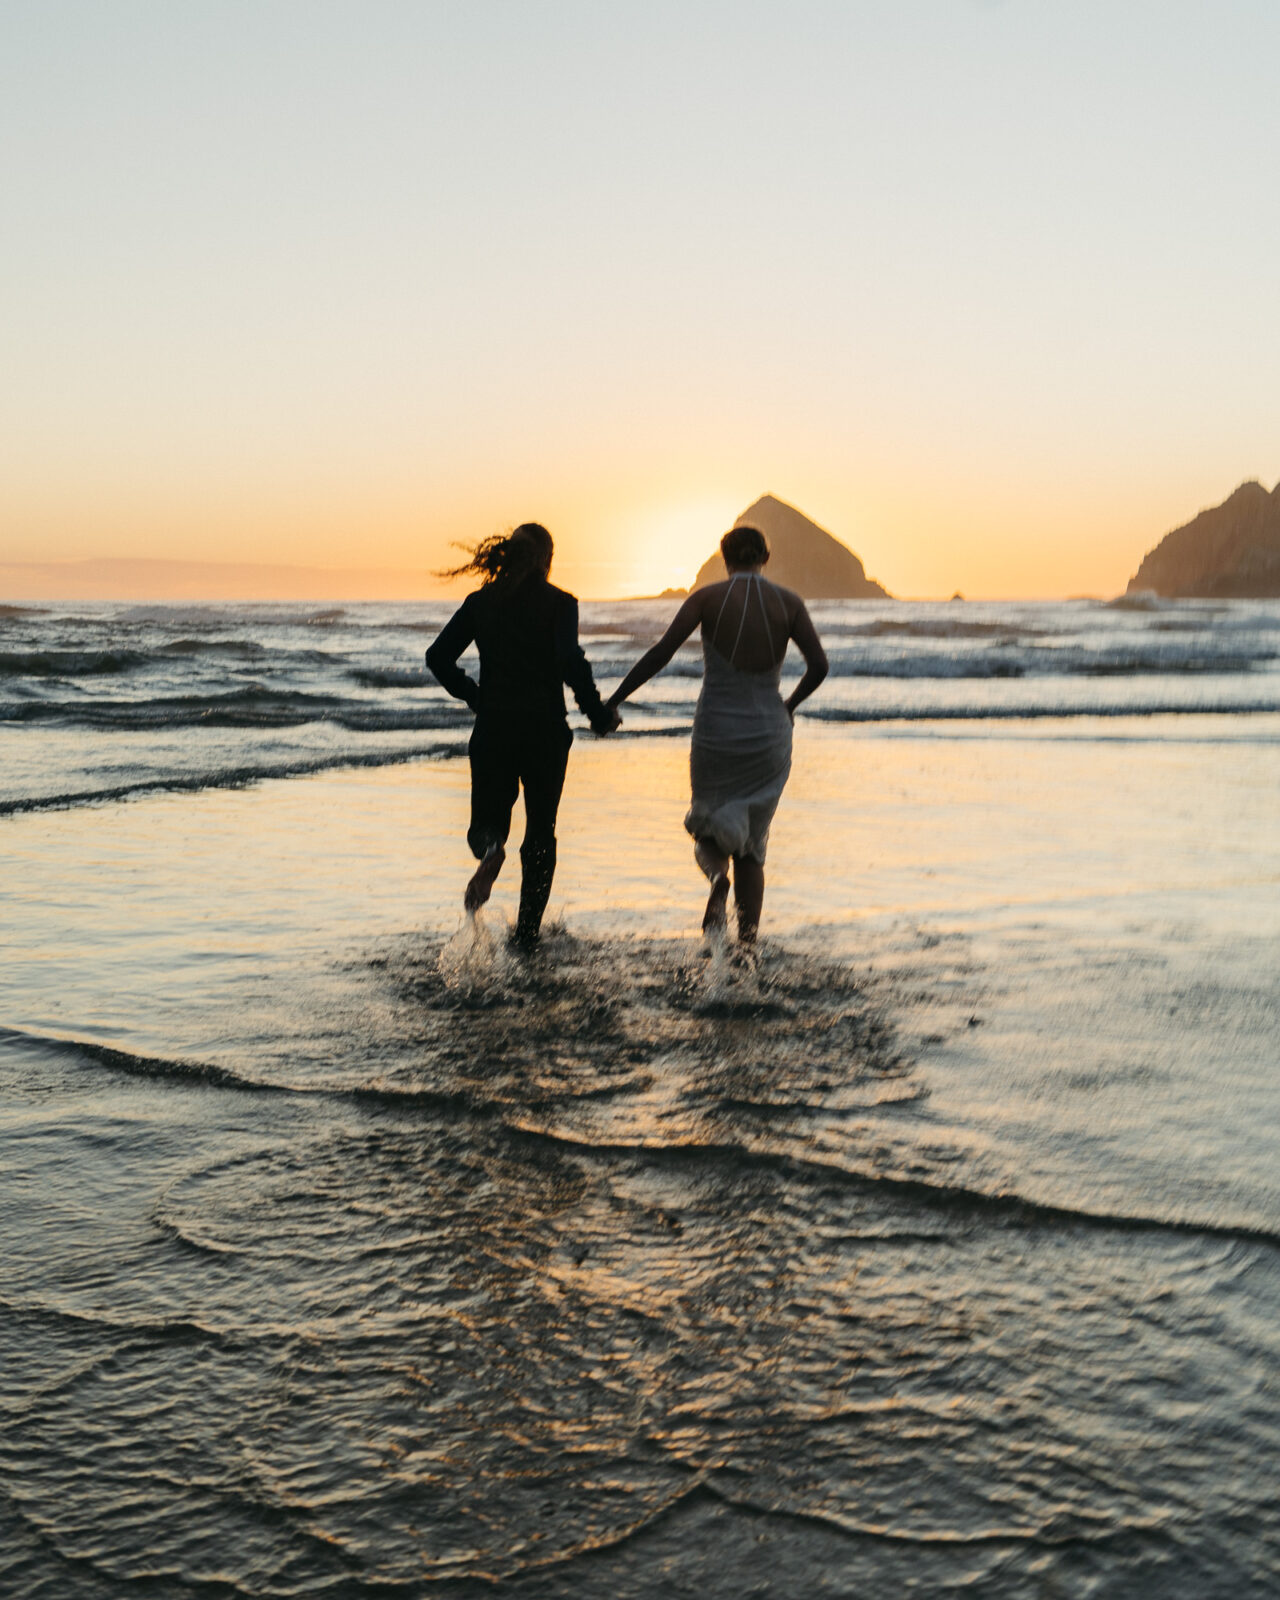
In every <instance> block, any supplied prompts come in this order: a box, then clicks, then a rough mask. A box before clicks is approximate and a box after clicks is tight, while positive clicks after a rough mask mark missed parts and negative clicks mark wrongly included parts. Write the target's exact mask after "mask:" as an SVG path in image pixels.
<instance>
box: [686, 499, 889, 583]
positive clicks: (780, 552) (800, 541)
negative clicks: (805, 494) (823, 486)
mask: <svg viewBox="0 0 1280 1600" xmlns="http://www.w3.org/2000/svg"><path fill="white" fill-rule="evenodd" d="M734 527H735V528H759V530H760V532H761V533H763V534H764V536H765V538H766V539H767V540H768V541H769V552H770V554H769V568H768V571H769V576H770V577H771V578H772V579H773V580H774V582H775V583H780V584H782V585H783V586H784V587H785V588H787V589H794V590H795V591H796V592H797V594H800V595H803V597H804V598H805V599H806V600H890V599H892V598H893V597H892V596H891V595H890V594H889V593H888V592H887V591H886V590H885V589H883V588H881V586H880V585H879V584H878V583H876V582H875V581H874V580H873V579H871V578H868V577H867V574H866V572H865V571H864V570H863V566H862V562H861V561H859V560H858V558H857V556H855V555H854V553H853V551H852V550H850V549H849V548H848V546H847V545H843V544H841V543H840V541H839V539H835V538H833V537H832V536H831V534H829V533H828V532H827V531H826V529H825V528H820V527H819V526H818V524H817V523H816V522H810V521H809V519H808V517H806V516H804V515H803V513H801V512H799V511H797V510H796V509H795V507H794V506H789V505H787V504H786V503H785V502H784V501H782V500H777V499H775V498H774V496H773V495H771V494H766V495H764V496H763V497H762V498H761V499H759V500H757V501H756V502H755V504H754V505H750V506H748V507H747V509H746V510H745V511H744V512H743V513H742V515H741V516H740V517H739V518H738V520H737V522H735V523H734ZM723 577H724V562H723V561H722V560H721V558H720V552H719V551H718V550H717V551H716V552H715V554H714V555H712V556H709V557H708V558H707V560H706V561H704V562H703V563H702V565H701V567H699V569H698V576H697V577H696V578H695V579H694V580H693V587H694V588H695V589H701V588H703V587H704V586H705V585H706V584H708V583H718V582H719V581H720V579H721V578H723Z"/></svg>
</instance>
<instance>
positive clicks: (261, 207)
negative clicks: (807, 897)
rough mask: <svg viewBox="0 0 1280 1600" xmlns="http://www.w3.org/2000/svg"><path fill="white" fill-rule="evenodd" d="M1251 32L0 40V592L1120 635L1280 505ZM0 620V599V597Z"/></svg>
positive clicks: (324, 9) (17, 33) (212, 2)
mask: <svg viewBox="0 0 1280 1600" xmlns="http://www.w3.org/2000/svg"><path fill="white" fill-rule="evenodd" d="M1278 62H1280V5H1277V4H1276V3H1275V0H1221V3H1219V4H1216V5H1210V4H1208V3H1207V0H1070V3H1067V0H1052V3H1051V0H1003V3H999V0H986V3H981V0H876V3H859V0H821V3H819V0H787V3H752V0H733V3H729V0H723V3H721V0H680V3H678V4H676V3H668V0H644V3H643V4H640V3H631V0H607V3H602V0H573V3H568V0H438V3H431V0H421V3H409V0H396V3H392V0H361V3H359V4H355V3H343V4H335V3H329V0H208V3H202V0H146V3H140V0H110V3H107V4H104V3H103V0H86V3H80V4H69V3H65V0H38V3H34V0H32V3H25V0H5V3H3V4H0V163H2V170H3V193H4V196H5V206H4V211H5V215H4V241H5V242H4V248H3V250H2V251H0V364H2V366H3V373H4V378H3V383H2V384H0V562H5V561H8V562H15V561H50V560H75V559H83V558H87V557H97V556H128V557H156V556H163V557H170V558H185V559H193V560H228V561H264V562H281V563H301V564H305V565H308V566H317V565H319V566H343V567H369V566H388V567H398V568H404V567H430V566H435V565H437V564H439V563H440V562H442V561H444V560H445V559H447V557H448V554H449V551H448V544H449V541H450V540H452V539H475V538H479V537H482V536H483V535H485V534H488V533H490V532H493V531H495V530H497V529H499V528H501V527H502V526H504V525H510V524H511V523H513V522H516V521H520V520H522V519H525V518H538V519H540V520H542V521H544V522H546V523H547V524H548V526H550V527H551V529H552V531H553V533H555V535H556V536H557V541H558V551H559V554H558V558H557V567H556V576H557V577H558V578H559V579H560V580H561V581H563V582H564V583H566V584H568V585H569V586H570V587H573V588H576V589H577V590H579V592H581V593H583V594H585V595H606V594H622V593H635V592H640V591H647V590H652V589H655V588H659V587H662V586H663V585H666V584H675V583H686V582H688V580H689V579H690V578H691V577H692V575H693V572H694V570H695V569H696V567H697V566H698V564H699V562H700V561H701V560H702V558H703V557H704V556H705V555H706V554H707V553H708V552H709V551H710V550H711V549H712V548H713V547H714V543H715V540H716V538H717V537H718V536H719V534H720V532H721V531H723V528H724V527H725V526H727V525H728V524H729V523H730V522H731V521H732V520H733V517H734V516H735V515H736V514H737V513H738V512H739V511H741V510H742V509H743V508H744V507H745V506H746V505H747V504H748V503H749V502H750V501H752V500H753V499H755V498H756V497H757V496H758V495H760V494H762V493H765V492H772V493H774V494H777V495H779V496H781V497H782V498H784V499H786V500H789V501H790V502H791V503H792V504H794V505H797V506H799V507H800V508H801V509H802V510H804V511H805V512H807V513H808V514H809V515H810V516H812V517H814V518H815V519H816V520H817V521H819V522H821V523H822V524H823V525H824V526H826V527H828V528H829V529H831V531H832V532H834V533H836V534H837V535H838V536H840V537H841V538H843V539H844V540H845V541H846V542H847V543H849V544H850V545H851V546H852V547H853V548H854V549H855V550H856V551H857V552H858V554H859V555H860V556H862V558H863V559H864V561H865V563H866V566H867V569H868V571H869V572H870V573H871V574H873V575H874V576H875V577H877V578H879V579H880V580H881V581H882V582H883V583H885V584H886V585H887V586H888V587H889V588H890V589H891V590H892V591H893V592H895V593H898V594H902V595H920V596H929V595H949V594H950V593H951V592H952V591H953V590H955V589H961V590H963V591H964V592H965V593H966V594H970V595H975V596H977V595H989V596H998V595H1058V594H1070V593H1112V592H1115V591H1116V590H1118V589H1120V588H1122V587H1123V585H1124V583H1125V580H1126V579H1127V578H1128V576H1129V575H1130V574H1131V573H1132V572H1133V570H1134V569H1135V567H1136V566H1137V564H1138V561H1139V559H1140V558H1141V556H1142V554H1143V552H1144V550H1145V549H1146V548H1148V547H1149V546H1150V545H1151V544H1153V543H1154V542H1155V541H1156V540H1157V539H1158V538H1159V537H1160V536H1161V535H1162V534H1163V533H1164V532H1166V531H1167V530H1168V529H1169V528H1170V527H1172V526H1174V525H1175V524H1176V523H1179V522H1182V521H1185V520H1187V518H1188V517H1190V516H1191V515H1192V514H1194V512H1195V511H1197V510H1198V509H1199V508H1201V507H1202V506H1204V505H1206V504H1210V503H1213V502H1216V501H1218V500H1221V499H1222V498H1224V497H1225V496H1226V495H1227V494H1228V493H1229V492H1230V491H1231V490H1232V489H1233V488H1234V487H1235V486H1236V484H1237V483H1239V482H1240V481H1241V480H1242V479H1244V478H1250V477H1258V478H1261V479H1262V480H1263V481H1264V482H1265V483H1266V484H1267V486H1268V487H1271V485H1272V484H1274V482H1275V481H1276V479H1277V477H1280V425H1278V424H1280V387H1278V385H1277V374H1278V373H1280V205H1277V202H1276V173H1277V170H1280V95H1277V93H1276V71H1277V63H1278ZM3 598H4V596H3V594H0V599H3Z"/></svg>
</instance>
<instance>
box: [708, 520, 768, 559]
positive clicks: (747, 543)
mask: <svg viewBox="0 0 1280 1600" xmlns="http://www.w3.org/2000/svg"><path fill="white" fill-rule="evenodd" d="M720 554H721V555H722V556H723V557H724V564H725V566H726V567H762V566H764V564H765V562H766V561H767V560H768V559H769V541H768V540H767V539H766V538H765V536H764V534H762V533H761V532H760V530H759V528H730V529H729V531H728V533H726V534H725V536H724V538H723V539H721V541H720Z"/></svg>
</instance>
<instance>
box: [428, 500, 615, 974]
mask: <svg viewBox="0 0 1280 1600" xmlns="http://www.w3.org/2000/svg"><path fill="white" fill-rule="evenodd" d="M552 551H553V545H552V540H551V535H550V534H549V533H548V532H547V530H546V529H545V528H544V527H542V526H541V524H539V523H537V522H524V523H521V525H520V526H519V527H518V528H516V529H515V530H514V531H513V532H512V533H510V534H507V535H506V536H502V535H498V536H495V537H494V538H491V539H485V540H484V541H483V542H482V543H480V544H478V545H476V546H475V547H474V548H473V549H472V550H471V559H470V560H469V561H466V562H464V563H463V565H462V566H460V567H455V568H453V569H452V571H450V572H449V573H447V574H445V576H448V577H461V576H463V575H464V574H466V573H475V574H477V575H478V576H480V577H482V578H483V580H484V581H483V583H482V585H481V587H480V588H479V589H476V590H474V591H473V592H472V593H471V594H469V595H468V596H467V598H466V599H465V600H464V601H463V602H462V604H461V606H460V607H459V608H458V610H457V611H455V612H454V614H453V616H452V617H450V619H449V621H448V622H447V623H446V624H445V625H444V627H443V629H442V630H441V632H440V634H439V636H438V638H437V639H436V640H435V641H434V643H433V644H432V645H431V648H430V649H429V650H428V651H427V667H428V669H429V670H430V671H431V672H432V673H433V674H434V676H435V677H436V678H437V679H438V680H439V682H440V683H441V685H442V686H443V687H444V688H445V689H447V690H448V692H449V693H450V694H451V695H453V696H454V697H455V698H456V699H459V700H465V701H466V703H467V705H469V706H470V707H471V709H472V710H473V711H474V712H475V714H476V720H475V726H474V728H473V730H472V734H471V742H470V744H469V746H468V751H469V754H470V758H471V826H470V827H469V828H468V829H467V843H468V845H469V846H470V847H471V853H472V855H474V856H475V857H476V859H477V861H478V862H479V863H480V865H479V866H478V867H477V868H476V870H475V873H474V874H473V875H472V878H471V880H470V882H469V883H468V884H467V889H466V894H465V895H464V897H463V905H464V906H465V908H466V910H467V911H468V912H472V913H474V912H475V911H477V910H478V909H479V908H480V907H481V906H482V905H484V903H485V902H486V901H487V900H488V898H489V895H490V893H491V892H492V889H493V885H494V882H495V880H496V879H497V876H498V873H499V872H500V871H501V869H502V864H503V862H504V861H505V859H506V843H507V835H508V834H509V833H510V831H511V809H512V807H513V806H514V805H515V801H516V795H517V793H518V792H519V790H520V788H521V786H523V788H524V811H525V831H524V841H523V843H522V844H521V846H520V865H521V877H520V910H519V914H518V916H517V918H516V926H515V931H514V934H513V939H514V941H515V942H516V943H517V944H519V945H521V946H523V947H525V948H526V949H529V948H532V947H533V946H534V945H536V943H537V941H538V935H539V931H540V929H541V926H542V916H543V912H544V911H545V910H546V908H547V900H548V899H549V897H550V895H551V883H552V880H553V878H554V876H555V870H556V813H557V811H558V809H559V806H560V795H561V792H562V790H563V789H564V779H565V769H566V767H567V765H568V760H569V746H570V744H571V743H572V742H573V733H572V731H571V730H570V727H569V724H568V721H567V719H566V717H565V706H564V689H563V685H564V684H566V683H567V684H568V685H569V687H570V688H571V689H572V690H573V694H574V699H575V700H576V701H577V702H578V705H579V707H580V708H581V710H582V712H583V714H584V715H585V716H586V717H587V720H588V721H589V722H590V724H591V727H592V729H593V730H594V731H595V732H596V733H598V734H606V733H612V732H613V730H614V729H615V728H617V727H618V726H619V724H620V723H621V721H622V719H621V717H620V716H619V715H618V713H617V711H616V710H613V709H611V708H606V707H605V705H604V704H603V703H602V701H601V699H600V694H599V691H598V690H597V688H596V685H595V679H594V678H593V677H592V675H591V665H590V663H589V662H588V660H587V658H586V656H585V655H584V654H583V651H582V647H581V645H580V644H579V643H578V602H577V600H576V598H575V597H574V596H573V595H571V594H568V593H566V592H565V590H563V589H557V588H555V587H554V586H553V585H552V584H551V583H550V582H548V574H549V573H550V571H551V557H552ZM472 643H474V644H475V646H476V648H477V650H478V651H479V654H480V681H479V683H477V682H476V681H475V680H474V679H473V678H471V677H469V676H468V675H467V674H466V673H465V672H464V671H463V670H462V668H461V667H460V666H459V665H458V658H459V656H461V654H462V652H463V651H464V650H465V649H466V648H467V646H468V645H470V644H472Z"/></svg>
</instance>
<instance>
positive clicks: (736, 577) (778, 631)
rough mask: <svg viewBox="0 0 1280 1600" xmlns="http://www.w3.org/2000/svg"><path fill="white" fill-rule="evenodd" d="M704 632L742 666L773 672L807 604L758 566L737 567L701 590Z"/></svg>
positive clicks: (747, 669)
mask: <svg viewBox="0 0 1280 1600" xmlns="http://www.w3.org/2000/svg"><path fill="white" fill-rule="evenodd" d="M700 598H701V600H702V637H703V640H704V641H705V642H707V643H709V644H711V645H714V646H715V648H716V650H717V651H718V652H719V654H720V655H722V656H723V657H724V659H725V660H726V661H727V662H729V664H730V665H731V666H733V667H736V668H737V669H738V671H739V672H772V671H775V670H776V669H777V668H778V667H779V666H780V665H781V664H782V660H783V657H784V656H785V655H786V653H787V643H788V641H789V639H790V638H791V637H792V634H793V631H794V629H795V624H796V620H797V617H798V615H799V614H800V613H801V612H803V610H804V604H803V602H802V601H801V599H800V597H799V595H796V594H793V593H792V592H791V590H790V589H782V588H779V587H778V585H777V584H776V583H770V581H769V580H768V578H765V577H762V576H761V575H760V574H759V573H755V572H736V573H734V574H732V575H731V576H730V577H729V578H726V579H725V580H724V581H723V582H721V583H712V584H708V586H707V587H706V588H705V589H703V590H702V591H701V592H700Z"/></svg>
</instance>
